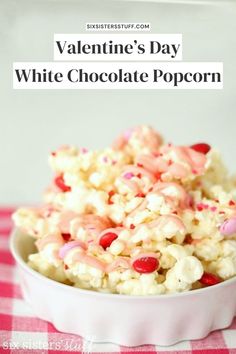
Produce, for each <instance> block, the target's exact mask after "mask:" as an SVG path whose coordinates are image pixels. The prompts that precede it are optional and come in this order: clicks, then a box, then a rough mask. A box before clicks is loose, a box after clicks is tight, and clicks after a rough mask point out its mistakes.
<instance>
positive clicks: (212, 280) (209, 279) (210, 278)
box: [199, 272, 221, 286]
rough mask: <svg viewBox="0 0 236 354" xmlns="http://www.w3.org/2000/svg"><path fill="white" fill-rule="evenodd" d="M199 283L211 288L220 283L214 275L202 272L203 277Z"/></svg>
mask: <svg viewBox="0 0 236 354" xmlns="http://www.w3.org/2000/svg"><path fill="white" fill-rule="evenodd" d="M199 281H200V283H201V284H203V285H207V286H211V285H216V284H219V283H220V282H221V279H220V278H219V277H218V276H217V275H215V274H211V273H207V272H204V273H203V276H202V277H201V279H200V280H199Z"/></svg>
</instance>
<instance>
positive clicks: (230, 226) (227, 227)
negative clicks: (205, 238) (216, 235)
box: [220, 216, 236, 236]
mask: <svg viewBox="0 0 236 354" xmlns="http://www.w3.org/2000/svg"><path fill="white" fill-rule="evenodd" d="M220 232H221V233H222V235H224V236H231V235H233V234H235V233H236V216H234V217H233V218H231V219H228V220H225V221H224V222H223V224H222V225H221V227H220Z"/></svg>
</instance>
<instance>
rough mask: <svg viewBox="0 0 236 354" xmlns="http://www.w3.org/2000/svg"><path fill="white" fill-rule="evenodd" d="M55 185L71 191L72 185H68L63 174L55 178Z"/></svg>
mask: <svg viewBox="0 0 236 354" xmlns="http://www.w3.org/2000/svg"><path fill="white" fill-rule="evenodd" d="M54 182H55V185H56V186H57V187H58V188H60V189H61V190H62V192H70V191H71V187H69V186H67V185H66V184H65V181H64V177H63V175H59V176H57V177H56V178H55V179H54Z"/></svg>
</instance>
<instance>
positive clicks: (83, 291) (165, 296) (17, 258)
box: [9, 228, 236, 301]
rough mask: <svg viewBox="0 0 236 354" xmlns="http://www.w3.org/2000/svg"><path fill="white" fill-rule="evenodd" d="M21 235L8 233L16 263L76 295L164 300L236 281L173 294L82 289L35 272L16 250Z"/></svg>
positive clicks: (216, 287) (21, 233) (18, 231)
mask: <svg viewBox="0 0 236 354" xmlns="http://www.w3.org/2000/svg"><path fill="white" fill-rule="evenodd" d="M18 234H20V235H23V232H21V230H19V229H18V228H13V230H12V231H11V234H10V240H9V243H10V251H11V253H12V255H13V257H14V259H15V261H16V264H17V265H20V266H21V267H22V268H23V270H24V271H26V272H28V273H30V274H31V275H32V276H34V277H36V278H38V279H39V280H42V281H44V282H46V283H48V285H50V286H55V287H59V288H61V289H62V290H63V289H64V290H65V291H74V292H77V293H78V295H79V294H81V295H90V296H98V297H104V298H105V297H109V298H114V299H115V298H116V299H121V300H128V299H130V300H134V299H135V300H141V301H142V300H157V299H158V300H164V299H173V298H179V297H186V296H191V295H198V294H202V293H206V294H208V293H209V292H212V291H213V292H214V289H215V290H216V289H219V288H220V287H225V286H228V285H231V284H232V283H234V282H235V283H236V276H234V277H232V278H230V279H228V280H224V281H222V282H221V283H219V284H216V285H214V286H208V287H206V288H201V289H196V290H191V291H183V292H178V293H173V294H160V295H144V296H143V295H125V294H116V293H115V294H111V293H106V292H104V293H103V292H99V291H94V290H87V289H82V288H77V287H74V286H70V285H67V284H63V283H60V282H58V281H56V280H53V279H51V278H47V277H46V276H45V275H43V274H41V273H39V272H37V271H36V270H34V269H32V268H31V267H30V266H29V265H28V264H27V263H26V262H25V261H24V260H23V259H22V257H21V255H20V253H19V252H18V249H17V248H16V244H15V240H16V237H17V235H18Z"/></svg>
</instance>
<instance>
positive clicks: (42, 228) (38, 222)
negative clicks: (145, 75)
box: [13, 125, 236, 296]
mask: <svg viewBox="0 0 236 354" xmlns="http://www.w3.org/2000/svg"><path fill="white" fill-rule="evenodd" d="M49 164H50V166H51V168H52V170H53V171H54V174H55V176H54V177H53V180H52V182H51V184H50V186H49V187H48V188H47V190H46V191H45V193H44V204H43V205H42V206H40V207H35V208H20V209H18V210H17V211H16V212H15V214H14V216H13V219H14V222H15V225H16V226H17V227H18V228H20V229H21V231H22V232H23V233H25V234H28V235H30V236H31V237H33V238H34V239H35V241H36V242H35V246H36V250H35V252H36V253H34V254H30V255H29V258H28V264H29V265H30V266H31V267H32V268H33V269H35V270H36V271H38V272H39V273H41V274H43V275H44V276H46V277H49V278H51V279H54V280H56V281H59V282H62V283H64V284H67V285H70V286H75V287H79V288H82V289H87V290H93V291H98V292H104V293H111V294H113V293H114V294H117V293H118V294H125V295H135V296H136V295H138V296H146V295H163V294H166V293H176V292H182V291H190V290H193V291H195V289H198V288H202V287H206V286H210V285H215V284H218V283H219V282H221V281H224V280H227V279H230V278H232V277H234V276H236V202H235V199H234V198H236V182H235V180H234V178H232V177H229V176H228V174H227V171H226V169H225V167H224V165H223V163H222V160H221V158H220V156H219V153H218V152H217V151H215V150H214V149H212V148H211V147H210V146H209V145H208V144H205V143H200V144H194V145H191V146H176V145H174V144H166V143H165V142H164V141H163V139H162V137H161V136H160V135H159V133H158V132H156V131H155V130H154V129H153V128H151V127H149V126H144V125H143V126H139V127H135V128H133V129H128V130H126V131H125V132H124V133H123V134H121V135H120V136H119V137H118V138H117V139H116V140H115V142H114V143H113V145H112V147H108V148H105V149H102V150H100V151H99V150H94V151H91V150H88V149H86V148H83V147H82V148H79V149H78V148H75V147H72V146H62V147H60V148H59V149H58V150H56V151H54V152H52V153H51V154H50V157H49Z"/></svg>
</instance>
